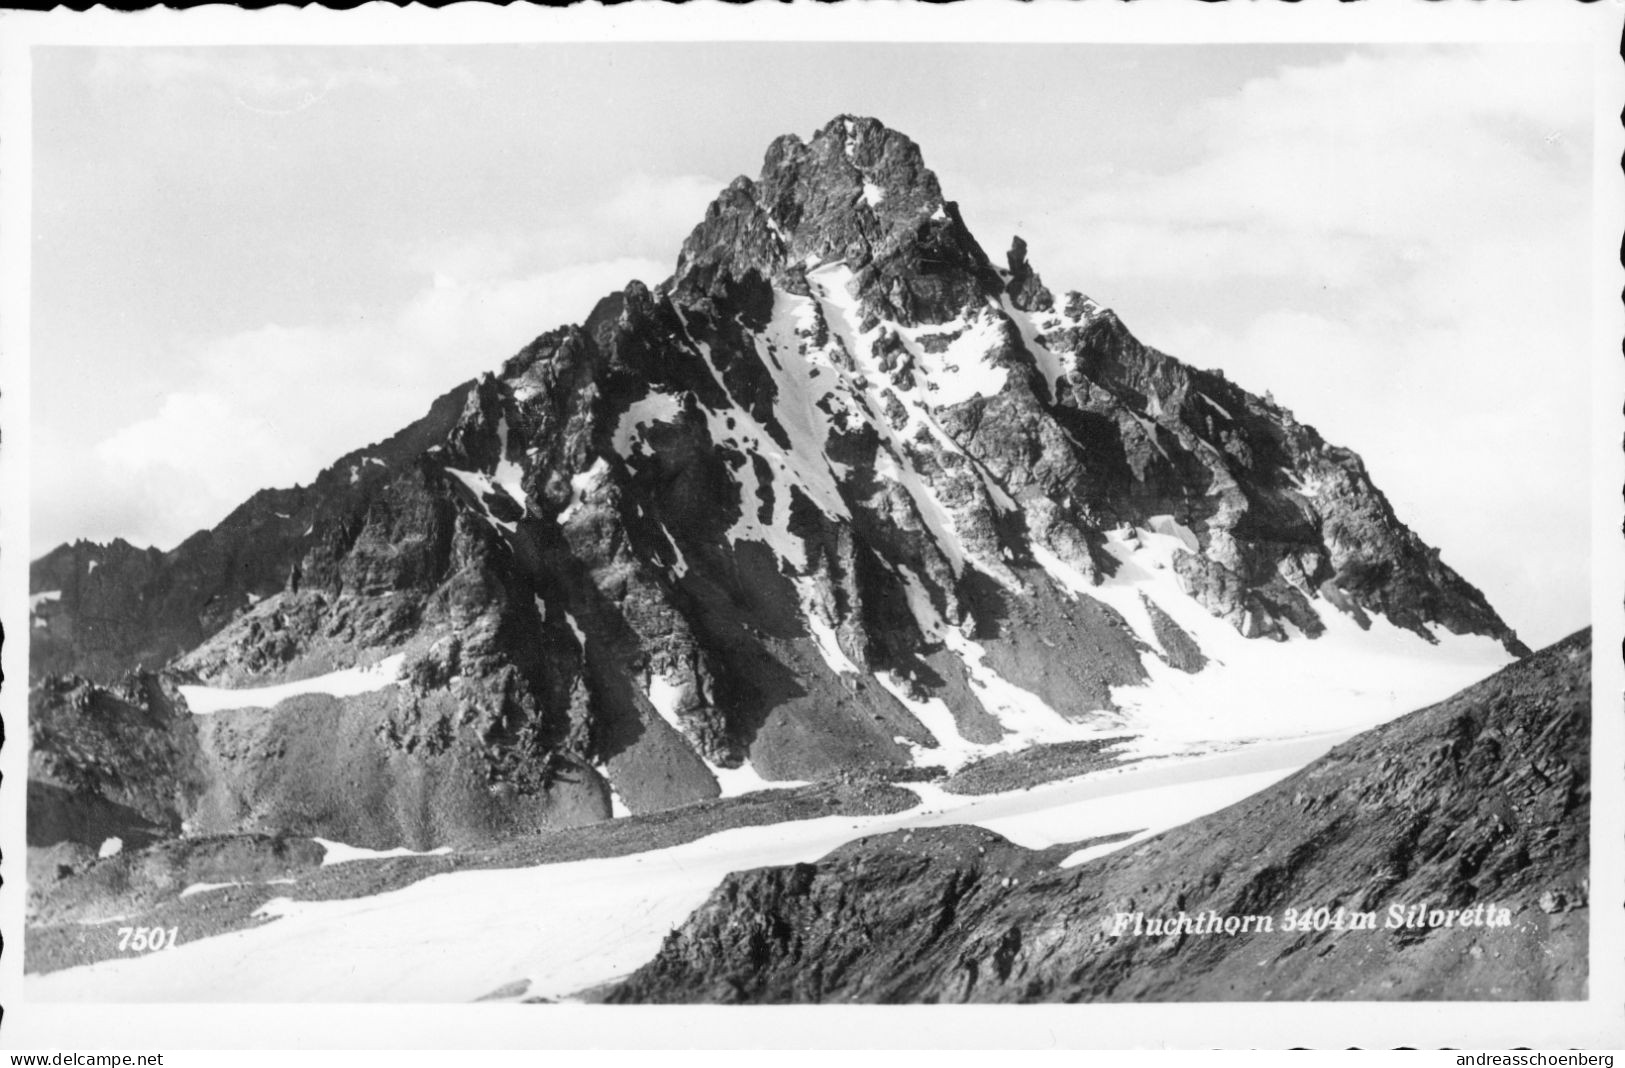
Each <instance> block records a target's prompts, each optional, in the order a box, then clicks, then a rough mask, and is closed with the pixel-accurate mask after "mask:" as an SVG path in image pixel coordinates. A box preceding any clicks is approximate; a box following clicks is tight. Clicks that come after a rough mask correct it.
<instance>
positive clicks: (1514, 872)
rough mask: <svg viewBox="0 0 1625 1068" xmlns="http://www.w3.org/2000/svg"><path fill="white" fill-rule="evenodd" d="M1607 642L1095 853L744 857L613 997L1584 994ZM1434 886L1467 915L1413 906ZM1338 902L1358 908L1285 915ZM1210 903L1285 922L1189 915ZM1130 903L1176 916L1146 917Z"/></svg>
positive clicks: (876, 841)
mask: <svg viewBox="0 0 1625 1068" xmlns="http://www.w3.org/2000/svg"><path fill="white" fill-rule="evenodd" d="M1590 654H1591V643H1590V633H1589V631H1582V632H1581V633H1579V634H1576V635H1574V636H1573V637H1570V638H1568V639H1566V640H1564V641H1562V642H1559V643H1558V644H1556V645H1554V646H1551V647H1550V648H1548V649H1546V650H1544V651H1542V652H1541V653H1539V654H1537V655H1535V656H1532V657H1530V658H1528V659H1525V660H1523V661H1521V662H1519V663H1518V664H1515V665H1513V666H1512V667H1509V668H1507V669H1505V670H1504V671H1502V672H1500V673H1499V674H1497V675H1495V676H1492V677H1491V678H1489V679H1487V680H1485V681H1484V682H1482V683H1479V684H1477V685H1475V686H1473V687H1470V688H1469V689H1467V690H1464V691H1462V692H1461V693H1459V694H1457V695H1456V696H1454V697H1452V698H1450V699H1449V700H1447V701H1444V702H1442V703H1440V704H1438V705H1435V706H1433V707H1431V708H1427V709H1424V710H1422V711H1419V712H1415V713H1413V714H1411V715H1409V716H1406V717H1404V718H1402V719H1400V720H1396V721H1394V722H1392V723H1389V724H1387V725H1385V726H1382V727H1379V728H1377V729H1375V730H1372V731H1369V732H1367V733H1365V734H1363V735H1361V736H1359V737H1358V738H1355V739H1353V740H1352V741H1349V742H1347V743H1345V744H1343V745H1341V746H1339V747H1338V748H1337V749H1335V750H1333V751H1332V752H1331V753H1329V754H1328V755H1327V756H1325V757H1323V758H1322V759H1320V760H1318V761H1316V762H1315V763H1313V764H1311V765H1309V766H1308V767H1306V768H1304V769H1303V770H1302V771H1300V772H1298V773H1297V774H1295V775H1293V776H1291V777H1290V778H1288V779H1286V780H1284V781H1283V782H1281V783H1279V784H1277V785H1276V786H1274V787H1271V788H1269V789H1267V790H1264V791H1262V792H1260V793H1259V794H1257V795H1255V796H1253V797H1251V798H1249V799H1247V800H1246V801H1243V802H1241V803H1240V804H1237V805H1235V806H1232V807H1231V808H1228V809H1225V810H1223V811H1221V812H1217V813H1215V814H1213V815H1211V816H1208V817H1206V818H1203V819H1200V820H1197V821H1195V822H1193V823H1190V824H1187V825H1186V826H1184V827H1180V828H1178V829H1176V830H1173V831H1169V832H1167V833H1165V834H1163V835H1160V836H1158V837H1156V838H1152V839H1149V840H1147V841H1146V842H1144V843H1142V844H1140V845H1138V846H1135V847H1132V848H1129V849H1125V850H1123V851H1122V852H1120V853H1116V854H1111V855H1108V856H1105V857H1102V858H1100V859H1098V860H1095V861H1091V862H1088V863H1085V864H1083V865H1080V866H1078V867H1076V868H1072V869H1064V868H1059V867H1058V866H1057V862H1058V861H1059V860H1060V859H1061V858H1062V857H1063V856H1065V855H1066V853H1067V852H1069V848H1070V847H1059V848H1057V849H1053V850H1049V851H1045V852H1042V853H1039V852H1033V851H1030V850H1025V849H1020V848H1018V847H1015V846H1012V845H1010V844H1009V843H1008V842H1006V841H1005V840H1004V839H1002V838H1000V837H999V836H997V835H995V834H993V833H992V832H989V831H984V830H981V829H978V828H973V827H950V828H934V829H929V830H915V831H912V832H909V833H908V834H903V833H894V834H890V835H884V836H881V837H878V838H873V839H864V840H862V841H859V842H855V843H852V844H850V845H848V846H845V847H843V848H841V849H839V850H837V851H836V852H834V853H832V854H830V855H829V856H828V857H826V858H824V859H823V860H821V861H819V862H818V863H816V864H799V865H796V866H794V867H789V868H767V869H761V870H758V871H751V872H743V873H740V874H736V875H731V876H729V877H728V879H727V880H726V881H725V882H724V883H723V885H722V886H721V887H719V888H718V889H717V890H716V891H715V892H714V893H713V894H712V896H711V898H710V900H709V901H707V902H706V904H705V905H703V906H702V907H701V908H700V909H699V910H698V911H696V912H695V913H694V914H693V915H692V916H691V917H690V918H689V920H688V921H687V922H686V923H685V924H684V925H683V927H682V928H681V929H680V930H678V931H676V932H674V933H673V934H672V935H671V936H670V937H669V938H668V939H667V940H666V943H665V945H664V946H663V947H662V949H661V951H660V954H659V956H657V957H656V958H655V959H654V960H653V961H651V962H650V963H649V964H647V965H645V966H644V967H643V968H641V969H639V970H638V971H637V972H636V973H634V974H633V975H632V977H631V978H630V979H628V980H627V981H626V982H625V983H624V984H623V985H622V986H621V987H619V988H618V989H617V990H616V991H615V992H614V993H613V994H612V995H611V997H610V1000H612V1001H619V1002H639V1001H644V1002H647V1001H723V1002H792V1001H802V1002H804V1001H814V1002H817V1001H837V1000H838V1001H854V1000H855V1001H871V1002H934V1001H1128V1000H1135V1001H1138V1000H1196V1001H1208V1000H1215V1001H1222V1000H1261V999H1280V1000H1308V999H1319V998H1338V999H1347V1000H1379V999H1397V998H1407V999H1411V998H1414V999H1424V1000H1434V999H1440V998H1465V999H1506V1000H1522V999H1572V998H1583V997H1585V992H1586V968H1585V965H1584V962H1585V960H1586V954H1587V937H1588V931H1589V923H1588V900H1589V883H1588V878H1589V874H1588V873H1589V865H1588V857H1589V849H1588V842H1589V839H1588V834H1589V815H1590V788H1589V782H1590V779H1589V771H1590V768H1589V764H1590V759H1589V758H1590V722H1591V716H1590V693H1591V687H1590ZM1395 906H1398V907H1399V910H1400V911H1399V913H1398V922H1397V924H1395V925H1394V926H1390V923H1391V922H1392V921H1391V920H1390V916H1391V915H1392V914H1391V911H1390V910H1391V909H1392V908H1393V907H1395ZM1422 906H1425V908H1422V910H1421V911H1422V913H1423V914H1424V915H1429V916H1431V914H1433V913H1434V912H1438V913H1439V914H1441V917H1442V915H1443V914H1446V913H1448V912H1449V911H1450V910H1454V912H1455V915H1454V917H1452V922H1450V923H1449V925H1448V926H1445V925H1443V920H1442V919H1440V920H1439V921H1438V922H1437V923H1435V922H1433V921H1431V920H1427V919H1423V920H1421V921H1420V922H1419V923H1418V924H1416V925H1407V921H1408V920H1414V919H1416V916H1415V915H1414V914H1413V913H1412V911H1411V910H1412V909H1414V908H1417V907H1422ZM1490 906H1493V908H1492V907H1490ZM1321 907H1325V908H1326V909H1327V910H1328V911H1329V913H1330V915H1331V916H1332V917H1335V916H1336V914H1337V912H1338V911H1339V910H1340V909H1341V910H1343V912H1344V915H1345V923H1344V928H1343V929H1341V930H1340V929H1337V928H1335V927H1332V926H1329V925H1327V926H1323V927H1322V928H1319V929H1310V930H1307V931H1305V930H1293V931H1289V930H1286V929H1285V924H1284V922H1283V921H1284V919H1285V917H1286V915H1287V910H1288V909H1297V910H1299V911H1300V912H1303V911H1307V910H1315V909H1318V908H1321ZM1503 909H1504V910H1505V916H1504V918H1505V919H1506V920H1507V924H1506V925H1505V926H1491V924H1492V923H1494V921H1495V919H1497V918H1500V917H1499V916H1498V914H1499V912H1500V910H1503ZM1365 912H1370V913H1372V914H1374V916H1375V929H1371V930H1367V929H1363V928H1361V927H1356V926H1353V925H1354V924H1356V923H1358V922H1359V921H1356V920H1354V919H1353V914H1355V913H1365ZM1209 913H1213V914H1216V915H1217V916H1219V917H1221V918H1222V917H1245V916H1269V917H1272V919H1273V927H1272V929H1271V930H1269V931H1267V932H1260V931H1258V930H1256V929H1255V930H1252V931H1249V932H1246V933H1235V934H1229V935H1226V934H1223V933H1218V934H1212V933H1203V932H1200V931H1198V930H1196V929H1193V928H1192V927H1187V926H1185V925H1183V924H1180V923H1179V921H1178V920H1177V917H1178V916H1179V915H1181V914H1183V915H1185V916H1187V917H1189V918H1190V920H1191V921H1192V924H1193V925H1194V924H1195V922H1196V921H1197V920H1198V918H1201V917H1205V916H1207V914H1209ZM1120 915H1121V916H1124V917H1127V919H1126V920H1124V921H1123V922H1121V923H1119V921H1118V919H1117V918H1118V917H1119V916H1120ZM1136 915H1138V916H1139V918H1140V920H1139V922H1140V923H1141V925H1142V927H1141V930H1142V932H1149V931H1150V930H1151V927H1150V924H1151V923H1152V922H1162V921H1164V920H1165V919H1171V920H1172V925H1171V926H1170V927H1169V928H1168V933H1167V934H1152V933H1141V934H1138V935H1137V934H1135V933H1134V931H1135V927H1134V924H1135V920H1134V917H1135V916H1136ZM1463 917H1469V919H1467V920H1466V922H1465V923H1464V922H1462V920H1463ZM1486 920H1488V922H1485V921H1486ZM1208 922H1209V923H1211V922H1212V921H1208ZM1430 924H1431V925H1430Z"/></svg>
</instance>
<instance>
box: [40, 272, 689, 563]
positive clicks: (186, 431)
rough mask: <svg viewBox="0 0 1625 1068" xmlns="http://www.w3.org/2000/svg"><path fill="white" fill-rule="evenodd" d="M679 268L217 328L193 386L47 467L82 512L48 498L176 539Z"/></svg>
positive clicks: (508, 284)
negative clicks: (313, 320) (290, 322)
mask: <svg viewBox="0 0 1625 1068" xmlns="http://www.w3.org/2000/svg"><path fill="white" fill-rule="evenodd" d="M664 273H665V269H664V268H663V267H662V265H660V264H658V263H655V262H652V261H648V260H641V259H614V260H605V261H600V262H596V263H588V264H583V265H579V266H575V267H570V268H566V269H561V270H556V271H547V272H542V273H539V274H533V275H525V276H522V277H506V278H486V279H476V280H474V281H468V282H464V281H456V280H451V279H447V278H445V277H442V278H441V279H440V282H439V284H432V283H431V284H429V285H426V286H425V287H423V288H422V289H420V290H419V291H418V292H417V293H415V294H414V295H413V297H412V298H411V299H410V300H408V301H407V302H405V303H404V304H403V305H401V306H399V307H398V308H396V309H394V310H393V311H392V312H391V313H390V314H389V315H387V316H382V317H376V316H359V315H358V316H357V317H356V318H354V319H352V320H351V321H348V322H341V323H334V324H324V325H299V326H280V325H267V326H265V327H263V328H260V329H257V330H251V331H246V332H242V333H238V334H234V335H231V336H228V337H223V338H218V339H215V340H212V341H209V342H207V343H204V344H202V345H199V346H198V347H197V350H196V351H195V352H193V353H192V354H191V361H190V363H191V365H192V366H194V367H196V368H197V369H198V375H197V378H196V380H195V381H194V382H193V383H191V384H189V385H188V386H187V387H186V388H185V389H184V390H179V391H175V392H172V393H170V394H169V395H168V396H166V397H165V398H164V399H163V401H162V402H161V404H160V405H159V406H158V408H157V410H156V411H155V412H153V413H152V414H150V415H148V416H147V417H146V418H143V419H140V420H137V421H136V422H134V423H132V424H130V425H128V426H125V427H122V428H119V429H117V430H115V431H113V432H112V433H111V434H109V435H108V436H107V437H105V438H104V439H102V440H101V441H100V442H98V443H97V444H96V445H95V446H94V447H93V449H91V450H89V451H88V455H87V456H86V457H85V459H86V460H88V461H89V462H88V463H84V464H82V465H81V464H80V463H78V462H76V461H75V460H74V459H73V458H72V457H71V456H68V455H61V456H55V457H52V456H47V457H45V458H44V459H45V463H46V464H47V465H48V466H46V467H44V468H43V469H42V470H41V471H40V472H37V473H36V477H37V479H38V480H39V481H41V482H43V483H44V484H45V485H58V484H60V485H71V486H73V487H75V490H76V493H77V496H76V498H75V499H74V500H73V501H71V502H67V504H68V505H69V507H68V508H64V506H63V503H62V502H56V503H52V504H49V505H47V507H48V508H49V509H50V510H51V513H53V514H54V513H58V512H64V511H70V510H71V511H72V513H73V514H74V516H75V520H76V522H75V525H74V528H73V529H74V533H75V534H76V535H88V536H91V537H105V536H111V535H112V534H115V533H116V534H118V535H120V536H123V537H125V538H126V539H128V540H130V541H132V542H136V543H138V544H154V545H159V546H169V545H173V544H175V543H176V542H178V541H180V540H181V539H182V538H184V537H186V536H187V535H189V534H191V533H192V532H193V531H195V530H198V529H201V528H203V527H207V526H211V525H213V524H214V523H216V522H218V521H219V520H220V519H221V518H223V517H224V516H225V514H226V513H227V512H228V511H229V510H230V509H231V508H233V507H235V506H236V505H237V504H238V503H240V502H241V501H242V500H244V499H246V498H247V497H248V496H249V495H250V494H252V493H254V492H255V491H256V490H259V489H262V488H264V487H267V486H283V485H290V484H293V483H296V482H308V481H309V480H310V479H311V478H313V477H314V476H315V475H316V474H317V473H318V472H319V471H320V470H321V469H322V468H323V467H325V466H326V465H327V464H330V463H331V462H332V461H333V460H335V459H337V458H338V457H339V456H340V455H342V454H343V453H345V452H347V451H349V450H351V449H355V448H359V447H361V446H363V445H366V444H369V443H370V442H373V441H376V440H380V439H382V438H384V437H387V436H388V435H389V434H391V433H394V432H395V431H396V430H398V429H400V428H401V427H402V426H404V425H406V424H407V423H408V422H410V421H412V420H414V419H416V418H418V417H420V416H421V415H422V414H423V413H424V412H425V411H426V410H427V408H428V405H429V402H430V401H431V400H433V399H434V397H436V396H438V395H439V394H441V393H443V392H444V391H446V390H447V389H450V388H451V387H453V386H455V385H456V384H458V383H459V382H462V381H465V380H467V379H468V378H471V377H474V376H475V375H478V374H480V373H481V372H484V371H488V370H494V369H495V368H496V367H497V366H498V365H499V364H500V363H501V362H502V360H503V359H505V358H506V357H507V356H509V355H511V354H512V353H513V352H515V351H517V350H518V349H519V348H521V347H522V346H523V345H524V344H525V343H527V342H528V341H529V340H530V339H531V338H532V337H534V336H535V335H537V334H538V333H541V332H543V331H545V330H548V329H551V328H552V327H554V326H556V325H558V324H560V323H564V322H579V321H580V320H581V319H583V318H584V317H585V316H586V314H587V313H588V312H589V311H591V309H592V306H593V305H594V304H595V303H597V301H598V300H600V299H601V298H602V297H604V296H605V295H606V294H608V293H610V292H613V291H617V290H619V289H621V288H623V287H624V286H625V285H626V283H627V282H629V281H630V280H631V279H633V278H641V279H643V280H645V281H646V282H648V283H650V284H653V282H655V281H658V280H659V279H660V278H662V277H664ZM76 468H77V469H76ZM87 525H88V529H87ZM37 548H41V549H43V548H45V546H38V547H37Z"/></svg>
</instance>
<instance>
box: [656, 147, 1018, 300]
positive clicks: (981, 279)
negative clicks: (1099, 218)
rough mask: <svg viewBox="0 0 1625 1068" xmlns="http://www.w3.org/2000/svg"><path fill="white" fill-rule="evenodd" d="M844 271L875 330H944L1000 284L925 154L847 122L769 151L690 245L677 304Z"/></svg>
mask: <svg viewBox="0 0 1625 1068" xmlns="http://www.w3.org/2000/svg"><path fill="white" fill-rule="evenodd" d="M835 263H844V264H845V265H846V266H847V267H848V268H849V269H850V270H852V271H853V272H854V274H855V275H857V276H858V277H857V282H856V285H855V290H856V295H857V296H858V298H859V300H860V302H861V303H862V304H864V306H865V310H866V311H867V312H870V313H872V314H873V315H874V316H876V317H878V318H886V319H894V320H896V321H898V322H900V323H903V324H905V325H910V326H912V325H918V324H921V323H933V324H934V323H942V322H947V321H949V320H950V319H952V318H954V317H955V316H956V315H958V314H959V312H960V311H961V310H962V309H963V308H964V307H965V305H966V304H967V303H979V302H980V301H982V300H986V299H996V298H997V295H998V293H999V291H1000V290H1001V288H1002V282H1001V280H1000V279H999V277H998V274H997V272H996V271H994V270H993V268H992V265H991V264H990V262H989V260H988V257H987V254H986V253H985V252H984V251H983V250H982V248H981V246H980V245H979V244H977V242H976V239H975V238H974V237H972V236H971V234H970V231H968V230H967V229H966V228H965V225H964V222H963V221H962V220H961V218H960V216H959V210H958V208H957V206H956V205H954V204H952V203H950V202H948V201H946V200H944V199H943V195H942V187H941V186H940V184H939V183H938V182H937V176H936V175H935V174H934V173H933V172H932V171H931V170H930V169H929V168H928V167H926V165H925V160H924V157H923V156H922V155H921V153H920V149H919V146H918V145H917V144H915V143H914V141H912V140H911V139H910V138H909V137H907V136H906V135H905V134H902V133H899V132H898V131H896V130H893V129H890V128H889V127H887V126H886V125H885V124H883V123H882V122H880V121H879V120H878V119H873V118H863V117H857V116H852V115H840V116H837V117H836V118H834V119H831V120H830V121H829V122H828V123H826V124H825V125H824V126H823V127H822V128H821V129H819V130H818V132H817V133H815V134H814V135H813V137H812V140H810V141H802V140H801V138H799V137H798V136H796V135H794V134H787V135H785V136H783V137H779V138H777V139H776V140H774V141H773V143H772V144H771V145H770V146H769V147H768V150H767V155H766V158H765V159H764V160H763V164H762V172H761V175H760V176H759V177H758V178H757V179H756V180H754V181H752V180H751V179H749V178H746V177H743V176H741V177H739V178H736V179H735V180H734V181H733V182H732V183H730V184H729V185H728V187H727V188H726V189H724V190H723V191H722V193H721V194H719V195H718V197H717V199H716V200H714V201H713V202H712V203H711V206H710V207H709V208H708V209H707V210H706V214H705V219H704V220H703V221H702V222H701V223H700V225H699V226H697V227H696V228H695V229H694V231H693V232H692V233H691V234H690V235H689V237H688V240H687V241H685V242H684V244H683V250H682V254H681V255H680V257H679V259H678V265H677V272H676V275H675V277H674V278H673V286H672V287H671V288H672V289H673V291H674V292H686V293H688V294H691V295H703V294H711V295H720V294H722V293H724V292H727V291H731V289H732V288H733V287H737V286H738V285H739V284H741V283H746V284H748V282H749V279H751V278H752V277H753V276H754V277H755V278H757V279H760V280H772V281H774V282H776V283H778V284H779V285H780V286H781V287H782V288H794V287H799V286H800V283H798V282H797V281H796V280H795V279H796V278H797V276H798V275H799V274H800V273H802V272H804V271H806V270H807V269H810V268H813V267H816V266H820V265H828V264H835Z"/></svg>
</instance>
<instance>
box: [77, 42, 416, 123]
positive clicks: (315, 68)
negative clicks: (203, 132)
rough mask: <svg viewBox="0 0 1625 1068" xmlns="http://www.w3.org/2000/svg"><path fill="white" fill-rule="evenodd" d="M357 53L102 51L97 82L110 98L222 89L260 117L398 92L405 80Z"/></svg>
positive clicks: (94, 73)
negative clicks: (337, 98) (361, 94)
mask: <svg viewBox="0 0 1625 1068" xmlns="http://www.w3.org/2000/svg"><path fill="white" fill-rule="evenodd" d="M367 55H368V53H367V52H365V51H363V50H356V49H314V50H312V49H279V48H249V47H229V48H227V47H216V48H184V49H177V48H105V49H101V50H99V51H98V52H97V53H96V61H95V63H94V64H93V65H92V67H91V69H90V75H89V77H90V83H91V85H92V86H93V87H94V88H96V89H97V90H99V91H101V92H104V93H123V92H128V91H129V90H130V89H131V88H132V87H135V88H140V89H146V90H159V91H164V90H173V89H186V90H191V89H194V88H196V87H197V86H208V87H212V88H213V89H215V90H216V91H218V92H220V93H222V94H224V95H226V96H228V97H230V98H232V99H234V100H236V101H237V102H239V103H242V104H244V105H247V106H249V107H252V108H255V109H256V110H261V111H275V112H280V111H287V110H297V109H298V108H301V107H306V106H308V105H310V104H311V103H314V102H315V101H316V100H318V99H320V98H321V97H323V96H325V95H326V94H328V93H330V92H332V91H333V90H335V89H340V88H347V87H353V86H356V87H362V88H367V89H393V88H395V87H396V86H398V85H400V84H401V80H402V79H401V75H400V73H398V72H397V71H393V70H390V69H387V68H386V67H385V66H383V65H381V64H380V63H371V62H367V61H366V57H367Z"/></svg>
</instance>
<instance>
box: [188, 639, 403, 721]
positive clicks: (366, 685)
mask: <svg viewBox="0 0 1625 1068" xmlns="http://www.w3.org/2000/svg"><path fill="white" fill-rule="evenodd" d="M405 661H406V655H405V654H404V653H396V654H395V655H394V656H388V657H385V658H384V659H382V660H380V661H378V662H377V663H375V664H366V665H362V666H359V667H351V668H345V669H343V670H342V671H333V672H329V673H328V674H326V675H318V676H316V677H315V678H310V679H300V680H299V681H297V682H285V683H281V684H280V685H276V686H255V687H247V688H243V689H227V688H225V687H219V686H179V687H176V688H177V689H178V690H180V693H181V696H182V697H184V698H185V699H186V707H187V708H189V709H191V711H192V714H193V715H196V716H206V715H211V714H213V713H215V712H229V711H232V710H234V709H239V708H275V707H276V706H277V705H278V704H280V703H281V702H283V701H286V700H287V699H288V698H290V697H298V696H301V695H304V694H325V695H326V696H328V697H355V696H357V695H359V694H364V693H374V692H376V691H378V690H382V689H383V688H384V687H386V686H392V685H394V684H395V682H396V681H397V680H398V679H399V677H400V671H401V665H402V664H403V663H404V662H405Z"/></svg>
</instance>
